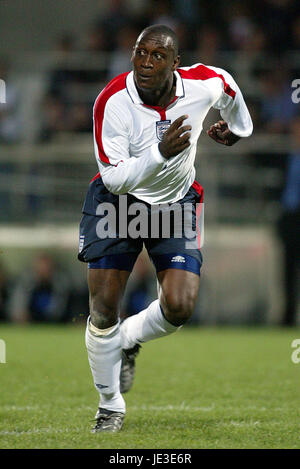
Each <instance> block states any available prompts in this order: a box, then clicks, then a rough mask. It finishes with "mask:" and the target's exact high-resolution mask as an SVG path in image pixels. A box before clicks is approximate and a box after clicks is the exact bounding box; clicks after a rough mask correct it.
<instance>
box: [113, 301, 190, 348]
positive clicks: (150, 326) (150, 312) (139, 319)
mask: <svg viewBox="0 0 300 469" xmlns="http://www.w3.org/2000/svg"><path fill="white" fill-rule="evenodd" d="M180 327H181V326H180ZM177 329H179V327H176V326H173V325H172V324H171V323H170V322H169V321H167V320H166V319H165V317H164V315H163V314H162V311H161V308H160V305H159V300H155V301H153V302H152V303H151V304H150V305H149V306H148V308H146V309H144V310H143V311H141V312H140V313H138V314H135V315H134V316H130V317H129V318H127V319H125V321H123V322H122V324H121V326H120V330H121V340H122V348H124V349H129V348H132V347H134V345H135V344H138V343H142V342H148V340H153V339H157V338H158V337H164V336H166V335H169V334H172V332H175V331H177Z"/></svg>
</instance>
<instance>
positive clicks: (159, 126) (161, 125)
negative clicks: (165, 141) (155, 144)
mask: <svg viewBox="0 0 300 469" xmlns="http://www.w3.org/2000/svg"><path fill="white" fill-rule="evenodd" d="M170 125H171V121H170V120H166V121H157V122H156V135H157V138H158V140H162V138H163V136H164V133H165V131H166V130H168V128H169V127H170Z"/></svg>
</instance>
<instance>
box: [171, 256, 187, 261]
mask: <svg viewBox="0 0 300 469" xmlns="http://www.w3.org/2000/svg"><path fill="white" fill-rule="evenodd" d="M171 262H185V258H184V257H183V256H174V257H172V259H171Z"/></svg>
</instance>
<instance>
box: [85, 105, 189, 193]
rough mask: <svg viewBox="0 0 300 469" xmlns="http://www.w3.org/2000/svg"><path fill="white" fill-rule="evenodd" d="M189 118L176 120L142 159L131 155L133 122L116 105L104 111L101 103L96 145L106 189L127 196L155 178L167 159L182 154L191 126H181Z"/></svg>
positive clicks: (96, 114) (97, 111)
mask: <svg viewBox="0 0 300 469" xmlns="http://www.w3.org/2000/svg"><path fill="white" fill-rule="evenodd" d="M185 118H186V116H181V117H180V118H178V119H176V121H174V122H173V124H172V125H171V126H170V128H169V129H168V131H167V132H166V134H165V136H164V138H163V141H162V142H160V144H158V143H154V144H153V145H151V147H150V148H149V153H148V154H147V155H145V156H141V157H139V158H136V157H133V156H131V155H130V136H131V132H130V123H129V122H128V116H126V114H125V113H124V110H123V109H120V108H119V109H117V106H116V102H110V101H108V102H107V103H106V105H105V107H104V109H103V106H101V96H100V101H99V100H98V101H96V103H95V106H94V145H95V153H96V158H97V162H98V165H99V169H100V173H101V177H102V180H103V183H104V185H105V186H106V188H107V189H108V190H109V191H110V192H112V193H114V194H126V193H127V192H131V191H133V190H134V189H136V188H138V187H141V186H142V185H143V184H144V183H145V182H146V181H147V180H148V179H149V178H151V179H152V178H153V177H155V176H156V175H157V174H158V173H159V172H160V171H161V170H162V169H163V168H164V166H165V164H166V161H167V159H168V158H171V157H172V156H175V155H177V154H178V153H180V152H181V151H183V150H184V149H185V148H186V147H187V146H188V145H189V144H190V143H189V135H186V134H185V135H183V136H182V133H183V132H185V131H186V130H188V129H189V128H190V126H186V127H182V126H181V124H182V122H183V120H184V119H185Z"/></svg>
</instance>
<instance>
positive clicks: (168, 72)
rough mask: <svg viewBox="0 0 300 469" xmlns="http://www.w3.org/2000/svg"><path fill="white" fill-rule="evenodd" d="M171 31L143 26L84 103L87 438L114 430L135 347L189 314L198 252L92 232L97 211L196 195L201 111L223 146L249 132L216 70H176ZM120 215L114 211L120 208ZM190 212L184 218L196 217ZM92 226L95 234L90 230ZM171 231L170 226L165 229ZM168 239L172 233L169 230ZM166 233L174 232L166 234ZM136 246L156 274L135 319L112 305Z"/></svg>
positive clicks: (242, 108) (238, 99) (237, 95)
mask: <svg viewBox="0 0 300 469" xmlns="http://www.w3.org/2000/svg"><path fill="white" fill-rule="evenodd" d="M179 62H180V57H179V55H178V43H177V37H176V35H175V33H174V32H173V31H172V30H171V29H170V28H168V27H166V26H164V25H155V26H150V27H148V28H146V29H144V30H143V31H142V32H141V34H140V35H139V37H138V38H137V41H136V44H135V46H134V48H133V53H132V64H133V71H131V72H128V73H124V74H121V75H119V76H117V77H116V78H114V79H113V80H112V81H111V82H110V83H109V84H108V85H107V86H106V87H105V88H104V90H103V91H102V92H101V93H100V94H99V96H98V97H97V99H96V101H95V105H94V111H93V112H94V146H95V154H96V160H97V163H98V166H99V170H100V173H98V174H97V175H96V176H95V178H94V179H93V180H92V181H91V183H90V185H89V189H88V193H87V196H86V200H85V203H84V207H83V217H82V219H81V223H80V245H79V255H78V256H79V259H80V260H82V261H84V262H88V285H89V291H90V316H89V319H88V322H87V328H86V346H87V351H88V359H89V364H90V367H91V371H92V375H93V380H94V384H95V387H96V389H97V390H98V392H99V394H100V404H99V408H98V411H97V413H96V424H95V427H94V428H93V430H92V431H93V432H102V431H106V432H116V431H119V430H120V429H121V428H122V425H123V421H124V416H125V411H126V409H125V401H124V398H123V396H122V394H123V393H125V392H127V391H128V390H129V389H130V388H131V386H132V382H133V376H134V368H135V358H136V355H137V353H138V352H139V348H140V344H141V343H144V342H147V341H149V340H152V339H155V338H158V337H164V336H167V335H168V334H171V333H173V332H175V331H177V330H178V328H180V327H181V326H182V325H183V324H184V323H185V322H186V321H187V320H188V319H189V318H190V316H191V315H192V313H193V310H194V306H195V302H196V298H197V294H198V288H199V279H200V268H201V264H202V255H201V252H200V249H199V248H198V247H197V246H195V247H194V248H189V247H187V243H186V239H185V237H184V236H182V237H181V238H180V237H175V236H174V235H172V234H171V235H170V236H169V237H167V238H166V237H163V236H161V233H160V237H158V238H157V237H151V236H150V237H145V239H143V238H142V237H140V238H136V239H134V238H133V237H129V236H128V237H124V236H123V235H122V236H121V233H120V232H118V229H117V236H111V237H110V238H105V237H103V236H99V229H98V228H99V221H101V219H103V214H104V211H103V208H104V207H108V204H111V205H112V206H113V207H115V208H116V210H117V211H118V210H119V209H120V210H121V208H120V206H121V203H123V201H122V200H121V199H122V197H124V196H125V195H126V197H127V205H129V204H131V203H134V202H135V203H136V202H139V203H140V204H144V207H146V209H147V210H148V212H149V213H150V210H151V209H152V208H153V207H154V206H158V205H159V204H171V205H172V204H173V203H177V204H179V205H180V206H183V205H184V204H185V203H189V204H192V206H193V207H194V208H195V207H196V204H198V203H201V202H202V200H203V189H202V187H201V186H200V184H199V183H198V182H196V181H195V168H194V160H195V155H196V147H197V140H198V138H199V135H200V133H201V130H202V123H203V120H204V118H205V116H206V114H207V113H208V111H209V109H210V108H211V107H214V108H216V109H219V110H220V113H221V117H222V120H220V121H219V122H217V123H216V124H214V125H212V126H211V127H210V129H209V130H208V131H207V134H208V135H209V136H210V137H211V138H212V139H214V140H215V141H216V142H218V143H220V144H223V145H227V146H230V145H233V144H234V143H236V142H237V141H238V140H239V139H240V138H241V137H248V136H249V135H251V133H252V129H253V126H252V121H251V117H250V115H249V112H248V110H247V107H246V104H245V102H244V99H243V96H242V94H241V91H240V90H239V88H238V86H237V84H236V83H235V81H234V79H233V78H232V77H231V75H230V74H229V73H227V72H226V71H225V70H222V69H219V68H216V67H211V66H205V65H203V64H200V63H197V64H195V65H193V66H191V67H183V68H178V67H179ZM122 214H123V212H122ZM196 216H197V215H196V208H195V210H194V211H193V217H194V220H193V222H195V219H196ZM97 224H98V228H97ZM173 228H174V227H173ZM172 233H173V231H172ZM173 234H174V233H173ZM143 245H145V247H146V249H147V251H148V254H149V256H150V258H151V260H152V262H153V264H154V266H155V268H156V272H157V280H158V285H159V289H158V293H159V297H158V299H156V300H155V301H153V302H152V303H151V304H150V305H149V306H148V308H146V309H145V310H143V311H141V312H140V313H138V314H136V315H134V316H131V317H129V318H127V319H125V320H124V321H123V322H122V323H120V320H119V305H120V302H121V300H122V296H123V294H124V290H125V287H126V282H127V280H128V277H129V275H130V273H131V271H132V269H133V266H134V263H135V261H136V259H137V256H138V255H139V253H140V252H141V250H142V248H143Z"/></svg>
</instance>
